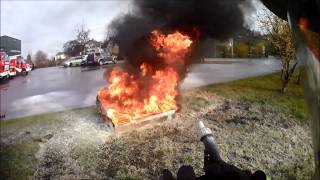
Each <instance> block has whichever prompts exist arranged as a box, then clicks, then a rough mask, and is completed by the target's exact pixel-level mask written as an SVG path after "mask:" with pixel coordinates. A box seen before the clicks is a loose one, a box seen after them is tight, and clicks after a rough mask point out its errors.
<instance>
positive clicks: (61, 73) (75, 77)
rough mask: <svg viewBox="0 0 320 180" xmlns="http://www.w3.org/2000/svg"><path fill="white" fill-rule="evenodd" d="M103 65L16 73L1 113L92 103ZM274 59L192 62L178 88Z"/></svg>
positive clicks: (258, 68) (269, 66)
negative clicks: (26, 74) (216, 62)
mask: <svg viewBox="0 0 320 180" xmlns="http://www.w3.org/2000/svg"><path fill="white" fill-rule="evenodd" d="M111 67H112V65H107V66H105V67H103V68H100V67H97V68H81V67H75V68H66V69H65V68H61V67H52V68H43V69H36V70H34V71H32V72H30V74H29V75H28V76H24V77H23V76H19V77H16V78H15V79H13V80H10V81H9V82H7V83H5V84H2V85H0V91H1V115H5V118H3V119H12V118H18V117H23V116H30V115H35V114H43V113H48V112H58V111H64V110H68V109H74V108H80V107H87V106H92V105H94V104H95V99H96V94H97V91H98V89H99V88H101V87H102V86H105V85H107V82H106V81H105V80H104V78H103V73H104V71H105V70H106V69H108V68H111ZM280 69H281V66H280V62H279V61H278V60H275V59H259V60H243V61H236V62H233V63H228V64H196V65H193V66H192V67H191V68H190V72H189V73H188V75H187V76H186V78H185V79H184V80H183V82H182V84H181V86H180V88H181V89H182V90H188V89H191V88H194V87H199V86H203V85H208V84H213V83H219V82H224V81H231V80H236V79H240V78H245V77H250V76H257V75H261V74H268V73H273V72H276V71H279V70H280Z"/></svg>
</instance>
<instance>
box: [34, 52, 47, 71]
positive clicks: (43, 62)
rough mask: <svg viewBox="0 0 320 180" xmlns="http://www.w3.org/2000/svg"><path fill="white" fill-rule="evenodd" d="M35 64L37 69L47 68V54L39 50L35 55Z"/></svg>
mask: <svg viewBox="0 0 320 180" xmlns="http://www.w3.org/2000/svg"><path fill="white" fill-rule="evenodd" d="M35 64H36V66H37V67H39V68H42V67H47V66H48V55H47V53H45V52H43V51H41V50H39V51H37V52H36V54H35Z"/></svg>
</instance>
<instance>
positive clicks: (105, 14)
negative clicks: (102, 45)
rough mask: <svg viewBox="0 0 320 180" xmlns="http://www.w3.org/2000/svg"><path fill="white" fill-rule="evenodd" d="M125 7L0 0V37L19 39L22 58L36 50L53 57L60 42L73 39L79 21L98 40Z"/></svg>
mask: <svg viewBox="0 0 320 180" xmlns="http://www.w3.org/2000/svg"><path fill="white" fill-rule="evenodd" d="M128 7H129V1H128V0H104V1H102V0H100V1H92V0H91V1H71V0H68V1H62V0H60V1H59V0H55V1H49V0H46V1H39V0H35V1H31V0H28V1H23V0H21V1H17V0H15V1H8V0H7V1H3V0H1V36H2V35H8V36H12V37H14V38H17V39H20V40H21V41H22V54H23V55H26V54H27V53H29V52H32V53H35V52H36V51H37V50H43V51H45V52H47V53H48V54H49V55H54V54H55V53H57V52H58V51H61V50H62V46H63V43H64V42H66V41H68V40H71V39H75V36H76V35H75V29H76V26H77V25H79V24H80V23H82V22H84V23H85V24H86V25H87V28H89V29H90V30H91V33H90V38H94V39H96V40H99V41H102V40H103V39H104V37H105V32H106V25H108V24H109V22H110V21H111V20H112V19H113V18H114V17H115V16H117V15H118V14H120V13H125V12H127V11H128Z"/></svg>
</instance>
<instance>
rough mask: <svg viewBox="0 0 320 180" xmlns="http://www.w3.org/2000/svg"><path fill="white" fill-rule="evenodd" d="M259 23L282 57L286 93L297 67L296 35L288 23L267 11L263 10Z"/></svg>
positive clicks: (282, 89)
mask: <svg viewBox="0 0 320 180" xmlns="http://www.w3.org/2000/svg"><path fill="white" fill-rule="evenodd" d="M259 23H260V26H261V28H262V30H263V31H265V33H266V34H267V37H268V39H269V41H270V42H271V43H272V45H273V46H274V47H275V48H276V50H277V51H278V53H279V55H280V58H281V63H282V71H281V80H282V88H281V91H282V92H285V91H286V90H287V87H288V84H289V82H290V79H291V77H292V75H293V73H294V71H295V68H296V66H297V61H296V57H295V48H296V42H295V39H294V34H293V32H292V31H291V29H290V26H289V24H288V22H286V21H284V20H282V19H280V18H279V17H277V16H276V15H274V14H273V13H272V12H270V11H269V10H267V9H263V13H262V15H261V16H260V17H259Z"/></svg>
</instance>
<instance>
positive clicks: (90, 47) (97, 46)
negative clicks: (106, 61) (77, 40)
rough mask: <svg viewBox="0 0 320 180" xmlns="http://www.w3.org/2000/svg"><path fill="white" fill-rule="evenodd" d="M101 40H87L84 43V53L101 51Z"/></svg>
mask: <svg viewBox="0 0 320 180" xmlns="http://www.w3.org/2000/svg"><path fill="white" fill-rule="evenodd" d="M101 45H102V43H101V42H98V41H96V40H93V39H92V40H89V41H88V43H87V44H86V45H85V54H91V53H97V52H100V53H101V51H102V49H101Z"/></svg>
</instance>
